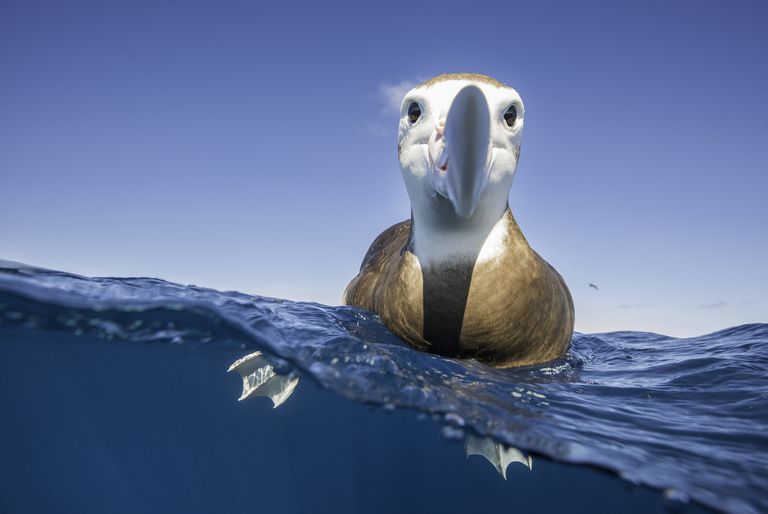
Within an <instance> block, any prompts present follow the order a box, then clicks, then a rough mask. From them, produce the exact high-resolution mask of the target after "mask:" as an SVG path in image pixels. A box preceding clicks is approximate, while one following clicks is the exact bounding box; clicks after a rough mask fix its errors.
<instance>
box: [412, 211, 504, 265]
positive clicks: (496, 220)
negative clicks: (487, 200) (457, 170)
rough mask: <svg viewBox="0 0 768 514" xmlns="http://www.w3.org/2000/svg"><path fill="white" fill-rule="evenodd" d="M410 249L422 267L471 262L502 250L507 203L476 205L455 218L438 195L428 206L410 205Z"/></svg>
mask: <svg viewBox="0 0 768 514" xmlns="http://www.w3.org/2000/svg"><path fill="white" fill-rule="evenodd" d="M411 218H412V223H411V239H410V250H411V251H412V252H413V253H414V255H416V257H418V259H419V263H420V264H421V266H422V268H431V267H445V266H452V265H454V264H457V263H468V264H470V265H474V263H476V262H478V261H485V260H488V259H492V258H494V257H496V256H497V255H499V253H500V252H502V251H503V247H504V242H505V240H506V237H507V233H508V228H509V223H510V222H511V223H514V218H513V217H512V213H511V211H510V210H509V206H508V205H507V204H504V205H503V206H501V207H497V208H489V207H487V206H479V207H478V209H477V210H476V211H475V212H474V213H473V215H472V216H470V217H469V218H459V217H457V216H456V214H455V213H454V211H453V207H452V206H451V205H450V202H448V200H445V199H443V198H442V197H438V198H437V199H435V203H434V204H433V205H432V206H430V208H429V209H417V208H416V206H414V208H413V211H412V214H411Z"/></svg>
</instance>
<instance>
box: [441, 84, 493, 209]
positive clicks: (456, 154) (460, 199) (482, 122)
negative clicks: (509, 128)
mask: <svg viewBox="0 0 768 514" xmlns="http://www.w3.org/2000/svg"><path fill="white" fill-rule="evenodd" d="M490 131H491V119H490V112H489V110H488V102H487V100H486V99H485V95H484V94H483V92H482V91H480V89H479V88H478V87H477V86H466V87H464V88H463V89H462V90H461V91H459V93H458V94H457V95H456V97H455V98H454V99H453V103H452V104H451V107H450V109H449V110H448V115H447V117H446V118H445V119H444V120H440V121H439V122H438V125H437V127H436V128H435V132H434V134H433V135H432V137H431V138H430V141H429V154H430V157H431V159H432V164H433V170H432V173H430V179H431V182H432V187H433V188H434V190H435V191H437V192H438V193H439V194H441V195H442V196H444V197H446V198H447V199H448V200H450V202H451V204H453V208H454V210H455V211H456V215H458V216H459V217H461V218H468V217H469V216H471V215H472V214H473V213H474V212H475V208H476V207H477V204H478V201H479V199H480V195H481V194H482V192H483V190H484V189H485V186H486V185H487V183H488V162H489V160H490V153H491V140H490V138H491V135H490Z"/></svg>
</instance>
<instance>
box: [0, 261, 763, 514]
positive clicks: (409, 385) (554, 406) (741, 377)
mask: <svg viewBox="0 0 768 514" xmlns="http://www.w3.org/2000/svg"><path fill="white" fill-rule="evenodd" d="M22 329H23V330H24V331H26V332H25V333H27V334H28V333H30V331H31V332H33V333H39V334H49V335H51V334H54V335H55V334H58V335H59V336H61V337H75V338H77V337H83V338H89V340H96V338H98V341H100V342H101V343H102V344H103V346H104V348H110V345H112V346H113V347H114V348H118V347H120V345H125V344H130V345H140V346H155V347H159V348H171V347H173V348H176V347H178V348H185V347H186V348H189V349H190V351H192V350H195V351H198V352H199V351H200V350H205V349H208V350H216V351H227V352H234V353H237V354H242V355H244V354H246V353H250V352H252V351H255V350H261V351H263V352H265V354H266V355H267V356H268V357H269V360H270V362H271V363H272V364H273V366H274V367H275V369H276V371H278V372H280V373H284V374H299V375H301V376H302V377H303V378H302V380H304V379H305V378H309V379H310V381H314V382H315V383H316V384H317V385H319V386H320V389H325V390H329V391H330V392H332V393H334V395H336V396H341V397H345V398H348V399H352V400H355V401H358V402H363V403H366V404H372V405H380V406H383V407H384V408H385V410H390V409H393V408H409V409H414V410H416V411H419V412H422V413H426V414H429V415H431V416H434V417H437V418H439V419H440V421H441V422H442V423H444V425H445V427H446V428H445V429H444V435H445V436H446V437H448V438H459V437H464V435H465V434H468V433H471V434H476V435H479V436H485V437H489V438H492V439H493V440H495V441H498V442H501V443H504V444H506V445H510V446H513V447H516V448H519V449H522V450H527V451H529V452H533V453H534V454H535V455H544V456H546V457H549V458H551V459H553V460H555V461H560V462H567V463H574V464H586V465H590V466H594V467H598V468H601V469H605V470H609V471H612V472H615V473H616V474H618V475H619V476H621V477H622V478H623V479H624V480H626V481H627V482H629V483H634V484H643V485H648V486H651V487H654V488H659V489H662V490H664V491H665V492H666V493H665V494H666V495H667V496H668V497H672V498H681V499H683V500H684V499H686V498H690V499H691V500H693V501H695V502H698V503H700V504H702V505H706V506H709V507H711V508H715V509H717V510H722V511H726V512H734V513H735V512H746V513H751V512H766V511H768V324H754V325H744V326H740V327H733V328H729V329H726V330H722V331H719V332H716V333H713V334H708V335H705V336H701V337H695V338H684V339H682V338H672V337H668V336H663V335H659V334H651V333H642V332H613V333H605V334H576V335H575V336H574V338H573V341H572V345H571V349H570V351H569V352H568V355H567V356H566V357H565V358H563V359H560V360H558V361H556V362H553V363H549V364H547V365H543V366H537V367H531V368H524V369H514V370H497V369H493V368H489V367H487V366H484V365H482V364H480V363H478V362H474V361H459V360H454V359H447V358H443V357H439V356H434V355H429V354H425V353H420V352H416V351H414V350H412V349H410V348H408V347H407V346H405V345H404V344H403V343H402V342H400V341H399V340H398V339H397V338H396V337H394V336H393V335H392V334H390V333H389V332H388V331H387V330H386V328H385V327H384V326H383V325H382V324H381V323H380V322H379V321H378V319H377V318H376V317H375V316H373V315H371V314H370V313H368V312H365V311H361V310H359V309H355V308H350V307H328V306H324V305H318V304H313V303H302V302H290V301H285V300H279V299H272V298H264V297H258V296H249V295H246V294H242V293H237V292H219V291H214V290H211V289H206V288H201V287H196V286H181V285H177V284H172V283H169V282H165V281H162V280H158V279H152V278H130V279H122V278H86V277H80V276H76V275H71V274H67V273H62V272H55V271H48V270H40V269H36V268H31V267H26V266H21V265H14V264H10V263H0V339H5V338H7V339H8V340H11V339H12V335H13V334H15V333H16V332H14V331H17V330H22ZM3 334H5V336H4V335H3ZM32 366H33V367H35V363H32ZM60 372H61V371H60ZM9 376H10V375H9ZM19 387H21V386H19ZM117 389H119V386H117ZM6 394H8V393H6ZM286 408H287V407H286ZM281 409H283V407H281ZM276 412H279V411H276ZM15 422H16V423H20V421H19V420H16V421H15ZM0 497H1V495H0Z"/></svg>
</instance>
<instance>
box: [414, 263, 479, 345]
mask: <svg viewBox="0 0 768 514" xmlns="http://www.w3.org/2000/svg"><path fill="white" fill-rule="evenodd" d="M474 266H475V263H474V262H473V261H465V262H457V263H452V264H441V265H440V266H434V267H429V268H426V269H422V278H423V282H424V334H423V335H424V339H425V340H426V341H427V342H429V343H430V344H431V346H430V349H429V351H430V352H431V353H437V354H440V355H446V356H449V357H457V356H459V338H460V336H461V326H462V323H463V320H464V310H465V309H466V307H467V297H468V296H469V286H470V284H471V283H472V270H473V268H474Z"/></svg>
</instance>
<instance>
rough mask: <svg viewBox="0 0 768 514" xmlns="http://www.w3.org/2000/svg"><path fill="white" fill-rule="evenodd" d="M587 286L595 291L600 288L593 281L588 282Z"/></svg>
mask: <svg viewBox="0 0 768 514" xmlns="http://www.w3.org/2000/svg"><path fill="white" fill-rule="evenodd" d="M589 287H591V288H593V289H594V290H595V291H600V289H599V288H598V287H597V286H596V285H595V284H593V283H591V282H590V283H589Z"/></svg>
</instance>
